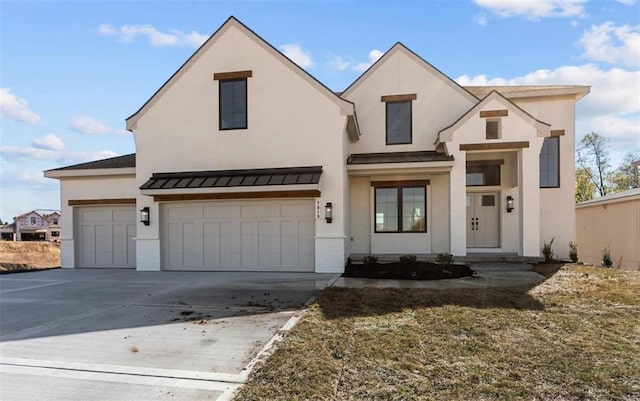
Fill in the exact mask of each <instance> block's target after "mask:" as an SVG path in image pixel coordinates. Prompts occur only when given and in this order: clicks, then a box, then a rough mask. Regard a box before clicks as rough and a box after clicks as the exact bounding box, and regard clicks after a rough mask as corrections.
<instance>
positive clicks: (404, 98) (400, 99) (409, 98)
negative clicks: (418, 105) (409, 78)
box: [380, 93, 418, 146]
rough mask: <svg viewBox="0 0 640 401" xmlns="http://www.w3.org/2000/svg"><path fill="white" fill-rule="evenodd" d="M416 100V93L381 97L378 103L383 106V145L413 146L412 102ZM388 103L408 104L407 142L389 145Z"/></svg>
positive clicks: (390, 144)
mask: <svg viewBox="0 0 640 401" xmlns="http://www.w3.org/2000/svg"><path fill="white" fill-rule="evenodd" d="M417 99H418V95H417V94H416V93H405V94H401V95H383V96H380V101H381V102H383V103H384V104H385V105H384V141H385V145H387V146H393V145H411V144H413V101H414V100H417ZM389 103H408V104H409V141H408V142H397V143H389Z"/></svg>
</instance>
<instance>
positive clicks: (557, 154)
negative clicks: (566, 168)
mask: <svg viewBox="0 0 640 401" xmlns="http://www.w3.org/2000/svg"><path fill="white" fill-rule="evenodd" d="M547 139H549V140H555V141H557V142H558V152H556V162H557V163H558V185H545V186H543V185H542V179H541V178H542V174H540V166H539V164H540V162H538V180H539V187H540V189H546V188H560V136H550V137H548V138H544V140H547ZM542 146H544V142H543V143H542ZM539 157H540V158H542V148H540V156H539Z"/></svg>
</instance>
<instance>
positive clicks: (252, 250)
mask: <svg viewBox="0 0 640 401" xmlns="http://www.w3.org/2000/svg"><path fill="white" fill-rule="evenodd" d="M313 211H314V209H313V201H311V200H259V201H258V200H256V201H245V200H242V201H212V202H193V203H167V204H164V205H162V217H161V218H162V220H163V221H162V233H161V247H162V256H163V261H162V264H163V268H164V269H165V270H204V271H216V270H217V271H225V270H233V271H295V272H313V271H314V270H315V253H314V248H315V247H314V241H315V240H314V235H315V218H314V213H313Z"/></svg>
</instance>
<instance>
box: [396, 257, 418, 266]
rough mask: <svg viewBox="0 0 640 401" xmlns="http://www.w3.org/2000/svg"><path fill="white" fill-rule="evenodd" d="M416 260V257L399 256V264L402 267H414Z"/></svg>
mask: <svg viewBox="0 0 640 401" xmlns="http://www.w3.org/2000/svg"><path fill="white" fill-rule="evenodd" d="M417 260H418V258H417V257H416V255H402V256H400V263H402V264H403V265H415V264H416V261H417Z"/></svg>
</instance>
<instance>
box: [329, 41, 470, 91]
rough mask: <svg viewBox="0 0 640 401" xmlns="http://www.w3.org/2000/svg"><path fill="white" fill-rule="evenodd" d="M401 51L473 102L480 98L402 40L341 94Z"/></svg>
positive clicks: (353, 87)
mask: <svg viewBox="0 0 640 401" xmlns="http://www.w3.org/2000/svg"><path fill="white" fill-rule="evenodd" d="M398 52H401V53H404V54H406V55H407V56H408V57H409V58H411V59H413V60H414V61H415V62H416V63H418V64H419V65H421V66H422V67H424V69H425V70H427V71H428V72H430V73H431V74H433V75H434V76H436V77H438V78H440V79H441V80H442V81H444V82H445V83H446V84H448V85H449V86H450V87H451V88H453V89H454V90H455V91H457V92H458V93H460V94H462V95H463V96H464V97H466V98H467V99H469V100H470V101H472V102H477V101H478V98H477V97H476V96H475V95H474V94H473V93H471V92H469V91H468V90H466V89H465V88H464V87H463V86H460V84H458V83H457V82H456V81H454V80H453V79H451V78H449V77H448V76H447V75H446V74H444V73H443V72H442V71H440V70H439V69H437V68H436V67H434V66H433V65H431V64H430V63H429V62H428V61H426V60H425V59H423V58H422V57H420V56H419V55H418V54H416V53H415V52H414V51H413V50H411V49H409V48H408V47H407V46H405V45H404V44H402V43H401V42H396V44H395V45H393V46H392V47H391V49H389V50H387V52H386V53H385V54H383V55H382V57H380V58H379V59H378V60H377V61H376V62H375V63H373V65H371V67H369V68H368V69H367V70H366V71H365V72H363V73H362V75H360V76H359V77H358V78H357V79H356V80H355V81H353V83H352V84H351V85H349V86H348V87H347V89H345V90H344V91H342V92H341V93H340V96H342V97H347V96H348V95H349V93H350V92H351V91H353V90H354V89H355V88H356V87H358V85H360V84H361V83H362V82H364V81H365V80H366V79H367V78H368V77H369V76H370V75H371V74H373V72H374V71H375V70H377V69H378V68H379V67H380V66H381V65H382V64H384V63H385V62H386V61H387V60H388V59H390V58H391V57H392V56H393V55H394V54H396V53H398Z"/></svg>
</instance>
